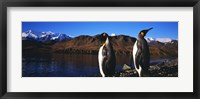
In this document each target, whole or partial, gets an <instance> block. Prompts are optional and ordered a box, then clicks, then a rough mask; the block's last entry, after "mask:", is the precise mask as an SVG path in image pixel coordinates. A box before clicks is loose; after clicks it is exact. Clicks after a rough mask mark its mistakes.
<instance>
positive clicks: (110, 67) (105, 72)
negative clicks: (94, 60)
mask: <svg viewBox="0 0 200 99" xmlns="http://www.w3.org/2000/svg"><path fill="white" fill-rule="evenodd" d="M100 40H101V43H102V46H101V47H100V49H99V53H98V61H99V70H100V73H101V75H102V77H113V75H114V73H115V65H116V58H115V53H114V51H113V47H112V44H111V43H110V37H109V36H108V34H107V33H105V32H104V33H102V34H101V35H100Z"/></svg>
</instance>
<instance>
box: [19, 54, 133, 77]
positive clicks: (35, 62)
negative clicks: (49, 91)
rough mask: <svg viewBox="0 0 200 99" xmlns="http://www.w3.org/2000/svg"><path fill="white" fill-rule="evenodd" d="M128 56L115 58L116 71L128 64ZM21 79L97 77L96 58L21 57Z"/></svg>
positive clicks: (68, 55)
mask: <svg viewBox="0 0 200 99" xmlns="http://www.w3.org/2000/svg"><path fill="white" fill-rule="evenodd" d="M129 60H130V57H129V56H117V59H116V61H117V66H116V71H120V70H121V69H122V66H123V64H125V63H126V64H129ZM22 61H23V62H22V63H23V64H22V71H23V72H22V76H23V77H97V76H100V73H99V67H98V56H97V55H89V54H77V55H74V54H45V55H44V54H40V55H27V54H26V55H23V60H22Z"/></svg>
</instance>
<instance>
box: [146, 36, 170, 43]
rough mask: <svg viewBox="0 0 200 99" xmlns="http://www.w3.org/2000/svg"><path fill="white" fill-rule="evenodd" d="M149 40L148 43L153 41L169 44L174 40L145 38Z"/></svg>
mask: <svg viewBox="0 0 200 99" xmlns="http://www.w3.org/2000/svg"><path fill="white" fill-rule="evenodd" d="M145 39H146V40H147V42H148V43H149V42H153V41H158V42H162V43H168V42H172V41H173V39H171V38H152V37H148V38H145Z"/></svg>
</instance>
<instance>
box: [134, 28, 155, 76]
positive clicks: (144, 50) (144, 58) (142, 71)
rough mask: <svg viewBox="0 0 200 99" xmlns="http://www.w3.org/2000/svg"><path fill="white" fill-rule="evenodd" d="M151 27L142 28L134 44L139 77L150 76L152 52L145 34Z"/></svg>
mask: <svg viewBox="0 0 200 99" xmlns="http://www.w3.org/2000/svg"><path fill="white" fill-rule="evenodd" d="M151 29H153V28H150V29H146V30H142V31H140V33H139V34H138V38H137V40H136V42H135V44H134V46H133V62H134V67H135V69H136V71H137V72H138V74H139V77H145V76H150V75H149V74H150V73H149V70H148V69H149V64H150V52H149V46H148V43H147V41H146V40H145V38H144V36H145V35H146V34H147V32H148V31H149V30H151Z"/></svg>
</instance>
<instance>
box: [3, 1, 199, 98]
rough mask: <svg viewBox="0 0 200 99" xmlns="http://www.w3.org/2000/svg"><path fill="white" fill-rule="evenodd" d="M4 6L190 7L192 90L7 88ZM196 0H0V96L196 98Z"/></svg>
mask: <svg viewBox="0 0 200 99" xmlns="http://www.w3.org/2000/svg"><path fill="white" fill-rule="evenodd" d="M7 7H193V23H194V27H193V30H194V32H193V38H194V39H193V42H194V45H193V46H194V48H193V49H194V53H193V59H194V60H193V67H194V69H193V77H194V78H193V92H142V93H140V92H134V93H131V92H129V93H121V92H118V93H115V92H100V93H97V92H78V93H74V92H67V93H56V92H52V93H47V92H45V93H40V92H36V93H33V92H32V93H31V92H25V93H21V92H20V93H19V92H7ZM199 24H200V0H1V1H0V57H1V58H0V97H1V98H3V99H18V98H19V99H27V98H31V99H32V98H33V99H35V98H46V99H49V98H51V99H52V98H56V99H58V98H69V99H70V98H72V99H82V98H91V99H92V98H105V99H108V98H116V99H122V98H123V99H163V98H164V99H199V98H200V96H199V95H200V94H199V80H200V78H199V75H200V73H199V72H200V70H199V67H198V66H199V61H198V59H199V47H200V46H199V44H200V43H199V38H200V35H199V33H200V25H199Z"/></svg>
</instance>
